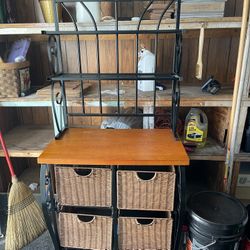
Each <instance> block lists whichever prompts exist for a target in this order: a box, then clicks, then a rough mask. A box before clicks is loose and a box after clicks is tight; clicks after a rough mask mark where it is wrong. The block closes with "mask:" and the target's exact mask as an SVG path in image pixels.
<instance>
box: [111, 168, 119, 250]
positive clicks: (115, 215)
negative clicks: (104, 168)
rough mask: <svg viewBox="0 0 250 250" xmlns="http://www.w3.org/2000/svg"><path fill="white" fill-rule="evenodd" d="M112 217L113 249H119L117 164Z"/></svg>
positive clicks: (113, 169) (113, 173)
mask: <svg viewBox="0 0 250 250" xmlns="http://www.w3.org/2000/svg"><path fill="white" fill-rule="evenodd" d="M111 169H112V218H113V234H112V249H113V250H118V209H117V181H116V172H117V166H112V167H111Z"/></svg>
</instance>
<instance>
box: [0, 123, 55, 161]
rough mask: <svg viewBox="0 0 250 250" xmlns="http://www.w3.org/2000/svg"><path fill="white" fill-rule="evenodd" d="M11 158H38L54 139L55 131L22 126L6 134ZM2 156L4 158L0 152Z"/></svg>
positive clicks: (48, 128) (47, 128)
mask: <svg viewBox="0 0 250 250" xmlns="http://www.w3.org/2000/svg"><path fill="white" fill-rule="evenodd" d="M4 138H5V141H6V144H7V148H8V150H9V155H10V156H11V157H38V156H39V155H40V154H41V153H42V151H43V149H44V148H45V147H46V145H47V144H48V143H49V142H50V141H51V140H52V139H53V138H54V132H53V129H52V128H50V127H47V126H46V127H42V126H20V127H16V128H14V129H12V130H10V131H9V132H8V133H7V134H4ZM0 156H4V154H3V151H2V150H0Z"/></svg>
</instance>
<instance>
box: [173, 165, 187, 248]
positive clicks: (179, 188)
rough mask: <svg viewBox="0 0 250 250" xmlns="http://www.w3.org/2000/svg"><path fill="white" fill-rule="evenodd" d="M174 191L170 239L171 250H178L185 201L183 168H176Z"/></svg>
mask: <svg viewBox="0 0 250 250" xmlns="http://www.w3.org/2000/svg"><path fill="white" fill-rule="evenodd" d="M176 177H177V178H176V191H175V216H174V227H173V237H172V242H173V244H172V249H173V250H179V248H180V244H181V235H182V225H183V224H184V219H185V211H186V208H185V207H186V200H185V187H186V176H185V167H180V166H178V167H176Z"/></svg>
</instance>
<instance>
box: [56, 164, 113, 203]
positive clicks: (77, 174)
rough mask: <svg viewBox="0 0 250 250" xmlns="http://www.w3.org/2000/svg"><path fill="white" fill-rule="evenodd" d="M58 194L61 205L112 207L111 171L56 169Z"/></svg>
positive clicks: (57, 167)
mask: <svg viewBox="0 0 250 250" xmlns="http://www.w3.org/2000/svg"><path fill="white" fill-rule="evenodd" d="M55 178H56V193H57V194H58V201H59V203H60V204H61V205H69V206H101V207H110V206H111V189H112V188H111V170H110V169H100V168H91V167H90V168H87V167H77V168H75V167H61V166H56V167H55Z"/></svg>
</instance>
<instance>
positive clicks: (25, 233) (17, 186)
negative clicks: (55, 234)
mask: <svg viewBox="0 0 250 250" xmlns="http://www.w3.org/2000/svg"><path fill="white" fill-rule="evenodd" d="M0 142H1V145H2V148H3V151H4V155H5V158H6V161H7V163H8V167H9V170H10V173H11V177H12V186H11V189H10V193H9V197H8V220H7V229H6V241H5V249H6V250H19V249H21V248H23V247H24V246H26V245H27V244H29V243H30V242H32V241H33V240H34V239H36V238H37V237H38V236H40V235H41V234H42V233H43V232H44V231H45V230H46V225H45V220H44V217H43V213H42V210H41V208H40V207H39V205H38V203H37V201H36V200H35V198H34V196H33V194H32V192H31V190H30V188H29V187H27V186H26V185H25V184H24V183H23V182H21V181H18V179H17V177H16V175H15V172H14V168H13V165H12V163H11V160H10V157H9V154H8V151H7V147H6V144H5V141H4V139H3V135H2V133H1V131H0Z"/></svg>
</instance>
